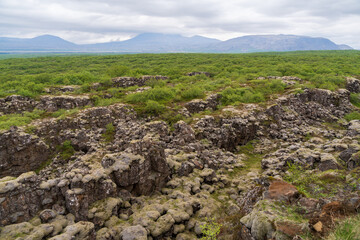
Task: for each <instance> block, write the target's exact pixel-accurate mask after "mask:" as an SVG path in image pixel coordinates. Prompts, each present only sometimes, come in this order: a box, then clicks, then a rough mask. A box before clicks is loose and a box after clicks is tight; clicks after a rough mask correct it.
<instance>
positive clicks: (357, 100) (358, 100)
mask: <svg viewBox="0 0 360 240" xmlns="http://www.w3.org/2000/svg"><path fill="white" fill-rule="evenodd" d="M350 102H351V103H352V104H353V105H354V106H356V107H359V108H360V94H359V93H351V94H350Z"/></svg>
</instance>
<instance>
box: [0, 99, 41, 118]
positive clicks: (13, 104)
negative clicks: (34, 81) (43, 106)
mask: <svg viewBox="0 0 360 240" xmlns="http://www.w3.org/2000/svg"><path fill="white" fill-rule="evenodd" d="M36 105H37V102H36V101H35V100H34V99H32V98H29V97H23V96H19V95H11V96H8V97H6V98H2V99H0V113H3V114H12V113H22V112H25V111H32V110H33V109H34V108H35V106H36Z"/></svg>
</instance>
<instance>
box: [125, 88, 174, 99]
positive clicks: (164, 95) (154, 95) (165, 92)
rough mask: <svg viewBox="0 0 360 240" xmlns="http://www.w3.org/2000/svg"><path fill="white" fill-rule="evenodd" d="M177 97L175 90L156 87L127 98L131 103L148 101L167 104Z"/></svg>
mask: <svg viewBox="0 0 360 240" xmlns="http://www.w3.org/2000/svg"><path fill="white" fill-rule="evenodd" d="M174 97H175V93H174V90H173V89H171V88H169V87H156V88H153V89H150V90H147V91H144V92H141V93H133V94H129V95H127V96H126V101H127V102H129V103H145V102H147V101H148V100H152V101H157V102H167V101H169V100H171V99H173V98H174Z"/></svg>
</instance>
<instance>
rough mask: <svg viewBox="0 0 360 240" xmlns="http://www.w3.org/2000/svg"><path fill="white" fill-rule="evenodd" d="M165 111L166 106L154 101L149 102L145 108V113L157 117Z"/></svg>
mask: <svg viewBox="0 0 360 240" xmlns="http://www.w3.org/2000/svg"><path fill="white" fill-rule="evenodd" d="M164 111H165V106H164V105H162V104H160V103H158V102H156V101H153V100H148V101H147V102H146V106H145V108H144V112H145V113H147V114H151V115H155V116H157V115H159V114H161V113H163V112H164Z"/></svg>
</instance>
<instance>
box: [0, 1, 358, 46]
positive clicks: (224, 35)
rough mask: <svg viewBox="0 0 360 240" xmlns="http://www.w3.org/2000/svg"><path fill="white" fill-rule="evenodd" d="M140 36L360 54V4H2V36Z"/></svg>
mask: <svg viewBox="0 0 360 240" xmlns="http://www.w3.org/2000/svg"><path fill="white" fill-rule="evenodd" d="M143 32H158V33H178V34H182V35H185V36H192V35H202V36H206V37H214V38H218V39H221V40H227V39H230V38H233V37H239V36H243V35H250V34H281V33H282V34H297V35H306V36H313V37H326V38H329V39H330V40H332V41H334V42H335V43H338V44H348V45H350V46H352V47H354V48H357V49H360V41H358V40H359V39H360V0H336V1H335V0H302V1H301V0H298V1H294V0H151V1H149V0H0V36H4V37H5V36H6V37H35V36H38V35H42V34H52V35H56V36H59V37H62V38H64V39H66V40H69V41H72V42H75V43H95V42H107V41H118V40H125V39H128V38H130V37H133V36H135V35H137V34H139V33H143Z"/></svg>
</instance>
